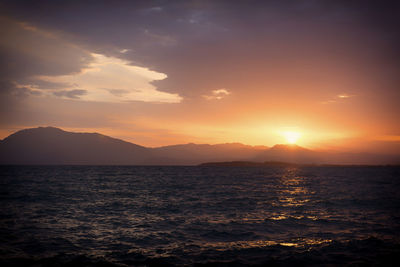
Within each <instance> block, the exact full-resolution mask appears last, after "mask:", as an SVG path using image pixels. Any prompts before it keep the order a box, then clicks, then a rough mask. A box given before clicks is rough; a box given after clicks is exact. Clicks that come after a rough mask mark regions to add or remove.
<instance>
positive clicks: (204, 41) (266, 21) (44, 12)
mask: <svg viewBox="0 0 400 267" xmlns="http://www.w3.org/2000/svg"><path fill="white" fill-rule="evenodd" d="M399 3H400V1H393V2H391V1H333V0H332V1H316V0H314V1H311V0H310V1H285V0H284V1H40V0H39V1H0V24H1V27H0V35H1V39H0V58H1V65H0V138H1V139H2V138H4V137H6V136H8V135H9V134H11V133H12V132H15V131H17V130H20V129H24V128H31V127H37V126H54V127H60V128H62V129H64V130H71V131H77V132H99V133H102V134H105V135H109V136H112V137H116V138H121V139H123V140H126V141H130V142H133V143H136V144H140V145H145V146H151V147H154V146H161V145H171V144H181V143H188V142H193V143H210V144H215V143H227V142H240V143H244V144H249V145H266V146H273V145H274V144H277V143H297V144H298V145H301V146H304V147H308V148H313V149H335V150H344V151H357V152H358V151H363V152H365V151H366V152H379V153H390V154H393V153H398V154H399V153H400V45H399V43H400V31H399V29H398V26H397V24H398V20H399V17H400V4H399Z"/></svg>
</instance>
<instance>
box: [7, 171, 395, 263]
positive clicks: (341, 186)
mask: <svg viewBox="0 0 400 267" xmlns="http://www.w3.org/2000/svg"><path fill="white" fill-rule="evenodd" d="M0 184H1V186H0V207H1V209H0V265H1V266H400V192H399V190H400V167H393V166H392V167H390V166H387V167H360V166H348V167H343V166H336V167H335V166H320V167H318V166H307V167H301V166H288V167H285V166H280V167H279V166H276V167H271V166H264V167H201V166H0Z"/></svg>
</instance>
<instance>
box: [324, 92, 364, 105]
mask: <svg viewBox="0 0 400 267" xmlns="http://www.w3.org/2000/svg"><path fill="white" fill-rule="evenodd" d="M355 96H356V95H350V94H347V93H342V94H339V95H337V96H335V97H334V98H333V99H330V100H326V101H322V102H321V104H333V103H339V102H343V101H344V100H346V99H348V98H351V97H355Z"/></svg>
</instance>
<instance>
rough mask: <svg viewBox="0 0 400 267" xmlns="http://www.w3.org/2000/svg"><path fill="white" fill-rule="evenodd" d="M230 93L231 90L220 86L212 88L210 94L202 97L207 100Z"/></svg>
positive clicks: (216, 98) (219, 97)
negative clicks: (219, 87)
mask: <svg viewBox="0 0 400 267" xmlns="http://www.w3.org/2000/svg"><path fill="white" fill-rule="evenodd" d="M230 94H231V92H229V91H228V90H227V89H225V88H221V89H216V90H212V91H211V94H210V95H203V97H204V98H205V99H207V100H220V99H222V98H224V97H226V96H228V95H230Z"/></svg>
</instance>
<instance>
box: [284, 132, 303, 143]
mask: <svg viewBox="0 0 400 267" xmlns="http://www.w3.org/2000/svg"><path fill="white" fill-rule="evenodd" d="M283 136H284V137H285V138H286V141H287V142H288V143H289V144H296V142H297V140H299V138H300V136H301V134H300V133H298V132H284V133H283Z"/></svg>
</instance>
